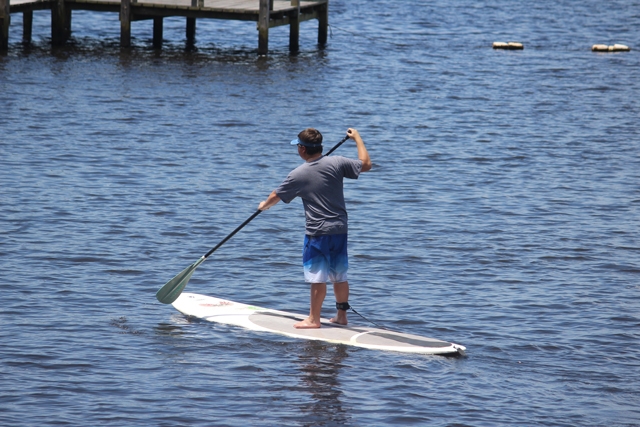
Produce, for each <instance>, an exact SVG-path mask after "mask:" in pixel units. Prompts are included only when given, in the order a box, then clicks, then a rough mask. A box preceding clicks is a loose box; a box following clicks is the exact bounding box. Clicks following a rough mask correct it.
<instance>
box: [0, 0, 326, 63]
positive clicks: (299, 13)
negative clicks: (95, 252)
mask: <svg viewBox="0 0 640 427" xmlns="http://www.w3.org/2000/svg"><path fill="white" fill-rule="evenodd" d="M34 10H51V41H52V44H54V45H60V44H64V43H65V42H66V40H67V39H68V38H69V36H70V34H71V12H72V11H73V10H91V11H97V12H117V13H119V14H120V45H121V46H123V47H128V46H130V44H131V22H133V21H139V20H144V19H153V20H154V25H153V43H154V46H157V47H159V46H160V45H161V44H162V19H163V18H164V17H170V16H182V17H185V18H187V25H186V32H187V41H188V42H189V41H191V42H193V40H194V39H195V21H196V19H222V20H241V21H255V22H257V24H258V25H257V27H258V53H259V54H266V53H267V51H268V44H269V28H272V27H277V26H281V25H289V26H290V37H289V49H290V50H291V51H292V52H296V51H297V50H298V47H299V46H298V39H299V28H300V27H299V26H300V22H302V21H308V20H311V19H317V20H318V43H319V44H321V45H324V44H325V43H326V42H327V27H328V25H329V18H328V10H329V0H312V1H305V0H0V51H1V50H6V49H7V47H8V38H9V24H10V20H11V14H13V13H23V41H25V42H29V41H30V40H31V28H32V20H33V11H34Z"/></svg>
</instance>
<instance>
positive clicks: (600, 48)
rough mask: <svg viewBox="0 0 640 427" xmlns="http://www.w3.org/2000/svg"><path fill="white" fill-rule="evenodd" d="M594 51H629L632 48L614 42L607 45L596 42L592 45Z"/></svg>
mask: <svg viewBox="0 0 640 427" xmlns="http://www.w3.org/2000/svg"><path fill="white" fill-rule="evenodd" d="M591 50H592V51H593V52H629V51H630V50H631V48H630V47H629V46H626V45H623V44H614V45H613V46H607V45H606V44H594V45H593V46H591Z"/></svg>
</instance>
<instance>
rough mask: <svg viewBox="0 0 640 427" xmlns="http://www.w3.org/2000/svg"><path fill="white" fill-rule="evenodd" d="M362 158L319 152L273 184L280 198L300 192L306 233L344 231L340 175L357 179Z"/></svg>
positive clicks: (336, 232) (319, 233)
mask: <svg viewBox="0 0 640 427" xmlns="http://www.w3.org/2000/svg"><path fill="white" fill-rule="evenodd" d="M361 170H362V160H354V159H349V158H347V157H342V156H331V157H326V156H322V157H320V158H318V159H317V160H314V161H312V162H305V163H303V164H301V165H300V166H298V167H297V168H295V169H294V170H293V171H291V173H290V174H289V176H287V178H286V179H285V180H284V181H283V182H282V184H280V186H279V187H278V188H276V194H277V195H278V197H280V199H281V200H282V201H283V202H285V203H289V202H291V201H292V200H293V199H295V198H296V196H300V198H301V199H302V203H303V204H304V212H305V218H306V231H305V233H306V234H308V235H310V236H321V235H329V234H342V233H346V232H347V208H346V206H345V203H344V191H343V188H342V181H343V178H350V179H358V176H359V175H360V171H361Z"/></svg>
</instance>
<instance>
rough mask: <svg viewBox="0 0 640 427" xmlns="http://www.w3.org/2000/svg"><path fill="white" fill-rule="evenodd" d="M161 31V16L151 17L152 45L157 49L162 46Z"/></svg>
mask: <svg viewBox="0 0 640 427" xmlns="http://www.w3.org/2000/svg"><path fill="white" fill-rule="evenodd" d="M162 31H163V18H162V16H160V17H155V18H153V47H155V48H156V49H159V48H161V47H162Z"/></svg>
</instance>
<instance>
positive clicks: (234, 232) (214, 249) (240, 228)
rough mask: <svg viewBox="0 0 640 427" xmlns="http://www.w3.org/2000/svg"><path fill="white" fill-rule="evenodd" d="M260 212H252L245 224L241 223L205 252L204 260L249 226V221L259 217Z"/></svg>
mask: <svg viewBox="0 0 640 427" xmlns="http://www.w3.org/2000/svg"><path fill="white" fill-rule="evenodd" d="M260 212H262V211H261V210H260V209H258V210H257V211H255V212H254V214H253V215H251V216H250V217H249V219H247V220H246V221H245V222H243V223H242V224H240V225H239V226H238V228H236V229H235V230H233V231H232V232H231V234H229V235H228V236H227V237H225V238H224V239H222V241H221V242H220V243H218V244H217V245H216V247H215V248H213V249H211V250H210V251H209V252H207V254H206V255H205V256H204V259H207V258H208V257H209V255H211V254H212V253H214V252H215V251H216V249H218V248H219V247H220V246H222V245H224V244H225V243H226V241H227V240H229V239H230V238H232V237H233V236H234V235H235V234H236V233H237V232H238V231H240V230H242V228H243V227H244V226H245V225H247V224H249V223H250V222H251V220H252V219H253V218H255V217H257V216H258V215H260Z"/></svg>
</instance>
